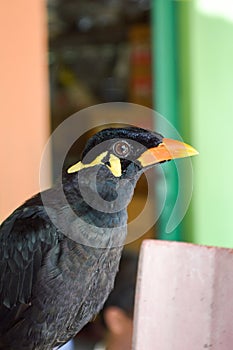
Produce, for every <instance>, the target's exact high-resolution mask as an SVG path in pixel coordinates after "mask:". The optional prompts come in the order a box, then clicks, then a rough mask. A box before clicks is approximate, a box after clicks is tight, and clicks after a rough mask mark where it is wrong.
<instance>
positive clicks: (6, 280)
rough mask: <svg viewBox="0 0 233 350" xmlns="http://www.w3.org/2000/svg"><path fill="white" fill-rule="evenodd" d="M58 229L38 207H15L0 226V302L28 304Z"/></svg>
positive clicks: (9, 304)
mask: <svg viewBox="0 0 233 350" xmlns="http://www.w3.org/2000/svg"><path fill="white" fill-rule="evenodd" d="M58 241H59V237H58V232H57V230H56V228H55V226H53V225H52V224H51V223H50V222H49V220H46V218H45V211H44V209H43V207H42V206H33V207H27V206H26V207H24V206H23V207H21V208H19V209H17V210H16V211H15V212H14V213H13V214H12V215H11V216H10V217H9V218H8V219H7V220H6V221H5V222H4V223H3V224H2V225H1V227H0V304H3V305H5V306H6V307H7V308H11V307H12V306H14V305H16V304H17V303H22V304H27V303H30V297H31V295H32V288H33V285H34V283H35V280H36V278H37V274H38V271H39V270H40V268H41V266H42V264H43V260H44V258H45V256H46V254H47V252H48V251H49V250H51V248H52V247H54V246H56V244H58Z"/></svg>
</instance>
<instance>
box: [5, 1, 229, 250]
mask: <svg viewBox="0 0 233 350" xmlns="http://www.w3.org/2000/svg"><path fill="white" fill-rule="evenodd" d="M0 18H1V33H0V38H1V65H0V76H1V80H0V98H1V104H0V109H1V137H0V156H1V172H0V220H1V221H2V220H3V219H4V218H5V217H6V216H7V215H9V214H10V212H11V211H12V210H13V209H14V208H15V207H17V206H18V205H20V204H21V203H22V202H23V201H24V200H25V199H26V198H28V197H30V196H31V195H33V194H34V193H36V192H37V191H38V190H39V188H40V187H39V178H38V174H39V167H40V159H41V155H42V151H43V148H44V146H45V143H46V141H47V139H48V137H49V134H50V133H51V132H52V131H53V130H54V129H55V128H56V127H57V126H58V125H59V124H60V123H61V122H62V121H64V120H65V119H66V118H67V117H69V116H70V115H71V114H72V113H75V112H77V111H79V110H81V109H83V108H86V107H88V106H92V105H95V104H98V103H104V102H112V101H122V102H133V103H137V104H140V105H143V106H146V107H150V108H153V109H155V110H157V111H158V112H159V113H161V114H162V115H163V116H164V117H166V118H167V120H168V121H169V122H171V123H172V124H173V125H174V127H175V128H177V130H178V132H179V133H180V135H181V136H182V138H183V139H184V140H185V141H186V142H188V143H190V144H192V145H193V146H194V147H195V148H196V149H198V151H199V152H200V155H199V156H198V157H195V159H192V164H193V171H194V175H193V176H194V188H193V197H192V201H191V204H190V206H189V209H188V211H187V214H186V216H185V218H184V220H183V221H182V223H181V224H180V225H179V226H178V227H177V228H176V229H175V230H174V231H173V232H172V233H170V234H167V233H166V232H165V230H164V227H165V225H166V222H167V220H168V217H169V215H170V213H171V211H172V207H173V206H174V203H175V200H176V197H177V191H178V180H177V174H176V169H175V167H174V165H172V162H171V163H168V164H165V165H164V171H165V175H166V177H167V184H168V193H169V198H168V201H167V203H166V208H165V210H164V212H163V214H162V216H161V218H160V220H159V222H158V223H157V225H156V226H154V227H152V228H151V230H150V231H149V232H147V233H146V235H145V236H144V237H143V238H145V237H157V238H161V239H168V240H169V239H175V240H182V241H188V242H194V243H200V244H208V245H219V246H225V247H232V245H233V223H232V220H231V215H232V198H233V186H232V178H233V162H232V149H233V136H232V135H233V121H232V118H233V93H232V92H233V41H232V37H233V5H232V1H231V0H222V1H219V0H186V1H185V0H184V1H171V0H154V1H149V0H99V1H98V2H97V1H93V0H86V1H84V0H66V1H65V0H47V2H46V1H41V0H33V1H30V0H22V1H21V2H20V4H17V3H14V4H13V3H12V2H4V3H2V5H1V11H0ZM106 122H107V121H106ZM142 124H143V116H142ZM145 126H146V127H150V128H154V129H156V128H158V127H159V125H157V121H156V118H153V117H152V119H151V121H150V122H149V124H148V121H145ZM88 136H89V135H85V137H84V138H83V140H81V142H82V144H83V143H84V142H85V139H86V138H87V137H88ZM166 136H169V135H166ZM60 146H61V145H57V146H56V147H58V148H56V147H54V149H53V150H52V152H51V158H50V159H48V161H47V167H46V169H45V172H46V177H47V185H48V186H49V185H50V184H51V183H52V182H53V181H54V179H55V177H56V175H57V174H56V169H55V168H54V164H53V158H54V155H55V154H56V152H58V153H59V147H60ZM79 152H80V150H79V149H74V150H73V153H72V152H71V154H70V157H71V158H72V157H73V158H76V159H77V158H78V157H79V154H78V153H79ZM73 158H72V159H73ZM183 171H184V174H185V163H184V169H183ZM151 176H155V182H156V175H153V174H152V175H151ZM188 176H189V175H187V177H188ZM185 185H186V183H185V182H184V183H183V186H185ZM146 186H147V184H146V180H145V178H144V179H142V180H141V182H140V183H139V185H138V188H137V192H136V196H135V199H134V202H133V204H132V206H131V207H130V210H129V214H130V219H132V218H133V216H134V215H137V213H138V212H140V210H141V208H143V206H144V203H145V200H146V195H147V191H146V190H145V188H146ZM159 196H160V194H159V188H156V189H155V193H154V198H153V200H152V201H151V203H150V211H149V214H148V215H154V213H155V211H156V202H157V201H158V200H159ZM145 220H146V218H145ZM140 243H141V240H139V241H137V242H135V243H134V244H133V245H131V246H130V249H133V250H136V251H137V250H138V248H139V246H140Z"/></svg>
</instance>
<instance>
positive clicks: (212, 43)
mask: <svg viewBox="0 0 233 350" xmlns="http://www.w3.org/2000/svg"><path fill="white" fill-rule="evenodd" d="M196 4H197V2H195V1H193V2H192V7H191V9H190V43H191V47H190V49H191V51H190V53H191V61H190V62H191V66H190V67H191V71H190V73H191V75H190V86H191V106H192V119H191V120H192V134H193V140H194V145H195V147H196V148H197V149H198V150H199V152H200V155H199V156H198V157H196V159H195V160H194V170H195V179H194V180H195V184H194V185H195V186H194V192H193V204H194V208H193V209H194V223H195V231H194V237H193V240H194V242H196V243H202V244H210V245H220V246H226V247H233V155H232V151H233V22H230V21H228V20H226V19H224V18H221V17H217V16H211V15H207V14H206V13H202V12H201V11H200V10H198V8H197V6H196Z"/></svg>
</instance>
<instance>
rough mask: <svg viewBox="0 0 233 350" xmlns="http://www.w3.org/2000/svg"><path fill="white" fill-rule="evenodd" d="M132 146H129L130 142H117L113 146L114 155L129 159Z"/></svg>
mask: <svg viewBox="0 0 233 350" xmlns="http://www.w3.org/2000/svg"><path fill="white" fill-rule="evenodd" d="M130 150H131V149H130V145H129V144H128V142H126V141H123V140H121V141H117V142H116V143H115V144H114V145H113V151H114V153H115V154H116V155H117V156H119V157H123V158H125V157H127V156H128V155H129V153H130Z"/></svg>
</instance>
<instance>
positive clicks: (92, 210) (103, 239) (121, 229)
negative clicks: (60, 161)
mask: <svg viewBox="0 0 233 350" xmlns="http://www.w3.org/2000/svg"><path fill="white" fill-rule="evenodd" d="M85 175H86V176H80V177H79V178H78V179H77V178H73V183H72V186H70V185H69V186H68V185H64V193H65V195H66V198H67V201H68V202H69V204H70V206H71V208H72V210H73V212H74V213H75V214H76V216H77V218H76V225H78V226H79V228H81V230H83V231H84V230H85V238H86V239H87V241H93V240H94V241H93V245H95V239H96V238H98V239H97V241H98V244H100V245H101V244H103V245H112V246H117V245H123V244H124V240H125V237H126V233H127V206H128V204H129V202H130V201H131V198H132V196H133V192H134V187H135V184H136V181H135V183H134V181H132V180H131V181H129V180H125V181H124V180H123V181H121V182H119V179H115V178H106V177H100V178H96V174H94V175H93V173H92V172H89V173H86V174H85ZM68 183H69V182H67V184H68Z"/></svg>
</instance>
